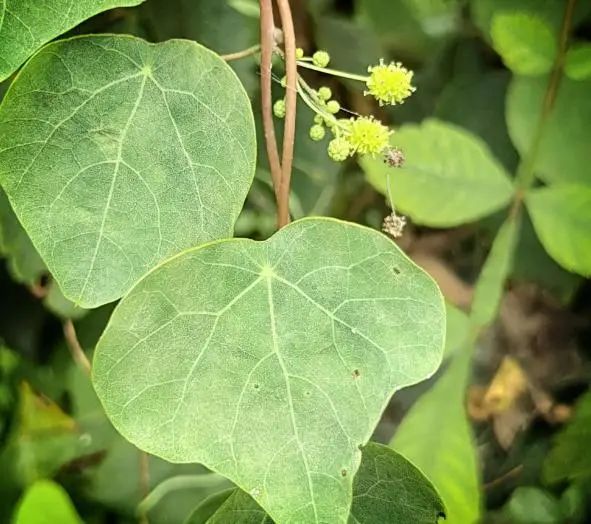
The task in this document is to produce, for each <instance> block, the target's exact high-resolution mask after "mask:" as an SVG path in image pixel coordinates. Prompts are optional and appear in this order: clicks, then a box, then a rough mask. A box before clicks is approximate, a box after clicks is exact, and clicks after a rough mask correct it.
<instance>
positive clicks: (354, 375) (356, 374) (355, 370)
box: [353, 369, 361, 378]
mask: <svg viewBox="0 0 591 524" xmlns="http://www.w3.org/2000/svg"><path fill="white" fill-rule="evenodd" d="M359 375H361V373H360V372H359V370H358V369H354V370H353V377H354V378H357V377H359Z"/></svg>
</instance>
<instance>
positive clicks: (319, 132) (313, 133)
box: [310, 124, 326, 142]
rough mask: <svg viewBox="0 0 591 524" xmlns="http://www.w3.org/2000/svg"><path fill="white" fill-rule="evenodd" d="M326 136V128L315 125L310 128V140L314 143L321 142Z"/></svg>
mask: <svg viewBox="0 0 591 524" xmlns="http://www.w3.org/2000/svg"><path fill="white" fill-rule="evenodd" d="M325 135H326V129H324V126H321V125H318V124H315V125H313V126H312V127H311V128H310V138H311V139H312V140H314V142H320V140H322V139H323V138H324V137H325Z"/></svg>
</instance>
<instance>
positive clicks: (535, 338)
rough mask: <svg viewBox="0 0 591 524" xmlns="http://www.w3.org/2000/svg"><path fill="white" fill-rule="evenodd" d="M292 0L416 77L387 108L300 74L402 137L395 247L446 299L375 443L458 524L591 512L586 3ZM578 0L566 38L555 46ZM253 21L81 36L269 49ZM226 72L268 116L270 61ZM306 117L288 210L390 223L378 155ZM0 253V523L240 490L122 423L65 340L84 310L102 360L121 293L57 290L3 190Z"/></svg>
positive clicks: (155, 4)
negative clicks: (92, 295)
mask: <svg viewBox="0 0 591 524" xmlns="http://www.w3.org/2000/svg"><path fill="white" fill-rule="evenodd" d="M291 4H292V9H293V11H294V15H295V19H296V20H295V22H296V31H297V36H298V43H299V45H300V46H301V47H303V48H304V49H305V50H306V51H307V52H313V51H314V50H316V49H317V48H321V49H326V50H328V51H329V52H330V54H331V56H332V64H333V66H334V67H336V68H339V69H343V70H346V71H349V72H353V73H360V74H363V73H364V72H365V71H366V69H367V67H368V65H372V64H376V63H377V62H378V60H379V59H380V58H385V59H387V60H390V59H392V60H397V61H401V62H403V63H404V64H405V65H406V66H407V67H409V68H412V69H413V70H414V71H415V84H416V86H417V88H418V89H417V92H416V93H415V95H414V96H413V97H411V99H410V100H409V101H408V102H406V103H405V104H404V105H403V106H397V107H395V108H379V107H376V106H374V105H373V104H372V103H371V102H370V101H369V99H367V98H364V97H363V92H362V89H360V87H359V85H357V84H354V83H349V82H347V81H344V82H337V81H335V80H334V79H333V78H327V77H324V78H323V77H321V76H319V75H316V74H314V73H312V74H308V73H310V72H305V76H306V78H307V79H309V81H310V83H312V84H313V85H316V86H320V85H327V84H328V85H329V86H330V87H331V88H332V90H333V92H335V93H337V94H338V98H339V99H340V100H342V101H343V103H344V105H345V107H346V108H347V109H349V110H350V111H354V112H357V113H361V114H368V113H374V114H376V115H377V116H378V117H379V118H380V119H382V120H383V121H385V122H387V123H389V124H390V125H392V126H393V127H394V128H396V129H397V133H396V134H395V136H394V139H393V142H394V144H396V145H399V146H400V147H401V148H402V149H403V150H404V152H405V154H406V156H407V165H406V167H405V168H403V169H401V170H399V171H397V172H396V174H395V176H393V177H392V185H391V190H392V192H393V195H394V200H395V202H396V205H397V206H398V207H399V209H400V211H402V212H404V213H405V214H406V215H407V216H408V217H409V221H410V225H409V226H408V227H407V230H406V232H405V234H404V236H403V237H402V238H401V239H399V240H398V243H399V245H400V246H401V247H402V248H403V249H404V250H405V251H406V252H407V253H408V254H409V256H411V257H412V258H413V259H414V260H415V261H416V262H417V263H418V264H419V265H421V266H422V267H424V268H425V269H426V270H427V271H429V272H430V273H431V274H432V275H433V277H434V278H435V279H436V280H437V281H438V283H439V285H440V287H441V288H442V291H443V293H444V295H445V297H446V299H447V301H448V333H447V343H446V354H445V361H444V364H443V366H442V369H441V371H440V372H439V374H438V376H437V377H435V378H434V379H433V380H431V381H429V383H426V384H421V385H419V386H416V387H413V388H410V389H408V390H405V391H402V392H400V393H399V394H397V395H396V396H395V398H394V399H393V401H392V402H391V404H390V406H389V407H388V409H387V411H386V413H385V415H384V417H383V420H382V422H381V424H380V426H379V427H378V429H377V430H376V434H375V439H376V440H377V441H380V442H384V443H390V442H391V445H392V446H393V447H394V448H395V449H396V450H397V451H399V452H401V453H402V454H404V455H405V456H407V457H408V458H409V459H411V460H412V461H413V462H414V463H415V464H416V465H417V466H419V467H420V468H421V469H422V470H423V472H424V473H426V474H427V476H428V477H429V478H430V479H431V480H432V481H433V483H434V484H435V486H436V487H437V488H438V490H439V491H440V493H441V495H442V497H443V499H444V502H445V503H446V505H447V509H448V521H449V522H450V523H452V524H454V523H457V524H470V523H472V522H478V521H481V522H490V523H519V524H521V523H524V524H526V523H531V524H536V523H539V524H545V523H548V524H554V523H557V524H558V523H574V524H576V523H585V522H591V482H590V481H591V458H590V455H589V453H588V451H587V448H588V446H589V443H590V442H591V393H589V392H588V388H589V384H590V377H591V374H590V370H591V367H590V361H591V285H590V283H589V280H588V279H586V278H585V277H589V275H591V2H588V1H582V0H581V1H579V2H567V0H308V1H306V0H292V1H291ZM569 5H574V7H575V9H574V12H573V14H572V30H571V34H570V41H569V47H568V48H567V49H564V50H563V51H561V50H560V42H561V27H562V25H563V19H564V16H565V10H566V9H567V7H568V6H569ZM257 17H258V8H257V2H255V1H254V0H147V1H146V2H145V3H144V4H143V5H141V6H139V7H137V8H132V9H117V10H113V11H109V12H107V13H103V14H102V15H99V16H97V17H95V18H93V19H91V20H89V21H87V22H85V23H83V24H82V25H81V26H80V27H78V28H76V29H75V30H74V31H73V33H74V34H79V33H91V32H95V33H96V32H115V33H132V34H135V35H138V36H142V37H144V38H147V39H148V40H151V41H161V40H166V39H169V38H190V39H194V40H197V41H199V42H201V43H202V44H204V45H206V46H208V47H210V48H212V49H213V50H215V51H217V52H219V53H229V52H234V51H237V50H241V49H244V48H247V47H250V46H251V45H253V44H254V43H256V42H257V40H258V18H257ZM232 66H233V67H234V68H235V70H236V72H237V73H238V75H239V76H240V78H241V80H242V81H243V83H244V85H245V87H246V89H247V91H248V93H249V94H250V95H251V98H252V103H253V107H254V111H255V115H257V118H258V107H259V102H258V99H259V96H258V80H259V78H258V73H257V61H256V58H252V57H251V58H248V59H245V60H242V61H238V62H233V63H232ZM557 66H558V67H559V69H561V70H562V72H561V74H560V76H559V80H560V82H559V84H558V86H557V89H556V93H555V100H554V101H553V104H552V107H551V110H550V111H548V112H547V114H544V113H543V110H542V108H543V106H544V99H545V97H546V94H547V90H548V85H549V82H550V83H551V78H552V75H553V71H554V70H555V69H556V67H557ZM277 75H278V77H280V76H281V75H282V72H281V70H280V69H279V70H278V72H277ZM8 84H9V80H8V81H6V82H4V84H2V85H0V95H1V93H2V92H3V91H4V90H5V89H6V86H7V85H8ZM276 89H277V97H279V96H281V88H280V86H278V85H277V86H276ZM311 123H312V115H311V114H310V112H309V111H308V110H307V108H306V107H305V106H303V105H302V107H300V111H299V113H298V128H297V144H296V154H295V171H294V175H293V192H292V193H293V194H292V197H291V209H292V214H293V216H294V217H301V216H305V215H330V216H335V217H340V218H344V219H347V220H352V221H355V222H359V223H362V224H366V225H369V226H371V227H374V228H378V229H379V228H380V227H381V223H382V220H383V218H384V217H385V216H386V215H387V214H388V213H389V212H390V211H389V209H388V208H387V206H386V204H385V198H384V193H385V192H386V185H385V178H384V169H386V168H385V167H384V166H383V164H382V163H381V162H380V161H379V160H372V159H364V160H362V161H360V162H359V163H354V162H351V163H347V164H336V163H334V162H332V161H331V160H330V159H329V158H328V156H327V155H326V147H325V145H326V144H317V143H313V142H312V141H310V140H309V138H308V130H309V127H310V125H311ZM279 125H280V124H279ZM259 127H260V126H259ZM540 127H541V128H542V131H543V132H541V133H540V132H539V131H540ZM536 142H537V145H536ZM534 146H535V147H534ZM259 147H260V149H261V154H260V160H259V168H258V171H257V176H256V179H255V183H254V185H253V187H252V190H251V193H250V195H249V197H248V200H247V204H246V206H245V209H244V212H243V213H242V216H241V217H240V219H239V221H238V224H237V226H236V235H237V236H248V237H251V238H266V237H267V236H269V235H270V234H271V233H272V232H273V230H274V227H275V217H274V213H275V208H274V201H273V193H272V190H271V187H270V176H269V173H268V170H267V168H266V162H265V155H264V154H263V147H264V146H263V144H262V141H260V146H259ZM532 152H533V153H535V154H532ZM524 170H529V171H530V172H531V174H532V175H535V177H536V179H535V182H534V183H533V186H532V187H533V189H532V190H531V191H528V193H527V196H526V197H525V203H526V205H527V209H528V212H527V213H525V212H523V213H520V215H519V217H518V219H516V218H515V216H514V214H508V209H509V207H508V206H513V209H514V210H515V201H516V197H515V190H514V187H513V182H514V180H513V178H514V176H515V174H516V173H517V174H518V176H522V175H520V173H523V172H524ZM518 182H519V179H518ZM518 187H519V183H518ZM512 201H513V204H511V202H512ZM520 204H521V195H520V196H519V205H520ZM507 217H509V218H507ZM502 224H504V225H502ZM499 230H500V232H499V234H498V235H497V232H498V231H499ZM495 237H496V238H495ZM0 253H1V254H2V257H3V259H2V260H1V261H0V297H1V301H0V308H1V313H0V413H1V416H0V471H1V472H2V475H1V476H0V522H9V521H11V519H12V518H14V519H15V522H18V523H22V524H27V523H36V522H56V523H57V522H61V523H65V524H69V523H75V522H79V521H80V518H82V519H83V520H84V521H85V522H89V523H126V522H134V521H137V514H138V504H140V502H141V501H142V500H143V502H142V504H141V506H140V509H141V510H142V511H144V512H145V514H146V516H147V518H148V519H149V522H151V523H153V524H158V523H162V524H164V523H170V524H176V523H179V524H182V523H184V522H193V523H197V522H205V520H206V519H207V515H211V512H212V510H211V508H214V509H215V507H217V506H219V504H221V503H222V502H223V501H224V500H225V499H226V498H227V497H228V493H229V492H228V491H227V489H228V488H229V487H231V486H230V484H229V482H227V481H225V480H224V479H221V478H220V477H217V476H216V475H212V474H207V473H206V472H205V471H204V470H203V468H200V467H199V466H192V465H174V464H169V463H166V462H164V461H162V460H160V459H157V458H155V457H150V458H149V459H147V458H146V457H145V456H144V455H143V454H141V453H140V452H139V451H138V450H137V449H135V448H134V447H133V446H132V445H130V444H128V443H127V442H126V441H124V440H123V439H122V437H120V436H119V435H118V434H117V433H116V432H115V430H114V429H113V428H112V426H111V425H110V423H109V422H108V421H107V419H106V418H105V416H104V414H103V412H102V409H101V406H100V404H99V402H98V400H97V398H96V396H95V394H94V392H93V389H92V386H91V384H90V382H89V380H88V376H87V375H86V374H85V373H84V371H83V370H81V369H80V368H79V367H77V366H76V364H75V363H74V362H73V360H72V358H71V356H70V352H69V351H68V344H67V342H66V340H65V338H64V335H63V325H64V323H66V324H67V322H69V321H70V320H71V321H74V322H75V325H76V329H77V332H78V334H79V338H80V343H81V345H82V346H83V347H84V349H85V350H86V351H87V352H91V351H92V348H93V347H94V345H95V344H96V341H97V339H98V337H99V336H100V333H101V332H102V330H103V328H104V326H105V325H106V322H107V320H108V318H109V315H110V312H111V310H112V306H107V307H102V308H99V309H97V310H94V311H84V310H81V309H80V308H77V307H75V306H74V305H73V304H71V303H69V302H68V301H67V300H66V299H64V297H63V296H62V295H61V293H60V291H59V289H58V288H57V287H56V286H55V285H54V284H53V283H52V282H51V280H50V279H49V277H48V275H47V271H46V268H45V266H44V264H43V262H42V260H41V259H40V258H39V256H38V255H37V253H36V251H35V248H34V247H33V245H32V244H31V242H30V240H29V239H28V238H27V236H26V234H25V233H24V231H23V230H22V228H21V227H20V225H19V223H18V221H17V220H16V218H15V216H14V215H13V213H12V211H11V209H10V206H9V204H8V202H7V199H6V198H5V196H4V195H3V194H0ZM483 268H484V270H483ZM480 275H482V277H480ZM505 281H506V286H505V291H504V293H502V294H501V293H500V289H501V286H502V285H503V283H504V282H505ZM471 304H472V316H471V318H469V317H468V314H467V313H468V312H469V311H470V306H471ZM497 309H498V315H497ZM484 326H490V329H486V330H484V329H480V328H482V327H484ZM476 327H477V328H478V329H477V330H475V328H476ZM475 333H477V334H478V335H480V336H479V337H478V338H477V341H476V338H475V337H474V334H475ZM49 479H53V480H55V482H51V481H50V480H49ZM148 494H149V496H148ZM146 497H147V498H146ZM19 500H20V502H18V501H19ZM202 503H204V504H203V505H202V506H201V507H200V509H198V510H197V511H195V508H197V507H198V506H200V504H202ZM40 508H42V509H40ZM50 512H53V513H50ZM40 515H41V516H43V517H45V518H46V520H43V521H41V520H38V517H39V516H40ZM191 515H192V516H191ZM47 519H48V520H47ZM376 524H377V523H376Z"/></svg>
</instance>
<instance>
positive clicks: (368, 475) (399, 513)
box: [188, 442, 445, 524]
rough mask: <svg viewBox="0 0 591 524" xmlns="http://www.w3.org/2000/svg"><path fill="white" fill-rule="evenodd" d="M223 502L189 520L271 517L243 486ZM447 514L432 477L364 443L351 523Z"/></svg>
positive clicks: (217, 522)
mask: <svg viewBox="0 0 591 524" xmlns="http://www.w3.org/2000/svg"><path fill="white" fill-rule="evenodd" d="M224 495H225V493H224ZM222 496H223V495H222ZM221 502H222V504H221V505H220V507H219V509H218V510H217V511H216V512H215V513H214V514H213V515H208V517H209V520H204V519H203V518H199V515H200V514H206V515H207V514H208V512H201V513H198V512H196V513H195V514H194V515H195V516H194V518H193V519H191V520H189V523H190V524H205V523H206V522H207V524H250V523H252V524H261V523H265V524H267V523H268V524H271V523H272V522H273V521H272V520H271V518H270V517H268V516H266V514H265V512H264V510H263V509H261V507H260V506H259V505H258V504H257V503H256V502H255V500H254V499H253V498H252V497H251V496H250V495H248V494H247V493H245V492H244V491H240V490H236V491H235V492H234V493H233V494H232V495H230V497H229V498H226V499H225V500H222V501H221ZM444 514H445V508H444V507H443V502H442V501H441V499H440V498H439V495H438V494H437V492H436V491H435V489H434V488H433V486H432V485H431V483H430V482H429V480H427V478H425V476H424V475H423V474H422V473H421V472H420V471H419V470H418V469H417V468H416V467H414V466H413V465H412V464H411V463H410V462H409V461H408V460H406V459H405V458H404V457H403V456H402V455H399V454H398V453H396V452H395V451H393V450H392V449H391V448H388V447H387V446H382V445H381V444H376V443H373V442H371V443H369V444H368V445H367V446H366V447H365V448H364V449H363V453H362V455H361V466H360V467H359V472H358V473H357V475H356V476H355V481H354V483H353V505H352V507H351V514H350V516H349V520H348V522H349V524H376V523H378V522H379V524H400V523H402V522H404V523H412V524H436V523H437V522H438V520H439V517H442V516H444ZM189 523H188V524H189Z"/></svg>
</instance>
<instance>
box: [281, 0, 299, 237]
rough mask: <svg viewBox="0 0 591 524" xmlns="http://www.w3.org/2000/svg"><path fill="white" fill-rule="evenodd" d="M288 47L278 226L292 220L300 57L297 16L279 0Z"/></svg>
mask: <svg viewBox="0 0 591 524" xmlns="http://www.w3.org/2000/svg"><path fill="white" fill-rule="evenodd" d="M277 6H278V8H279V16H280V18H281V27H282V30H283V38H284V47H285V71H286V76H287V84H286V88H287V89H286V94H285V125H284V128H283V154H282V157H281V166H282V171H281V182H280V184H279V195H278V202H277V206H278V209H277V222H278V227H280V228H281V227H283V226H285V225H287V224H288V223H289V220H290V217H289V189H290V183H291V171H292V167H293V150H294V145H295V130H296V112H297V107H296V106H297V95H298V93H297V81H298V65H297V60H296V38H295V29H294V25H293V17H292V14H291V8H290V6H289V1H288V0H277Z"/></svg>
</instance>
